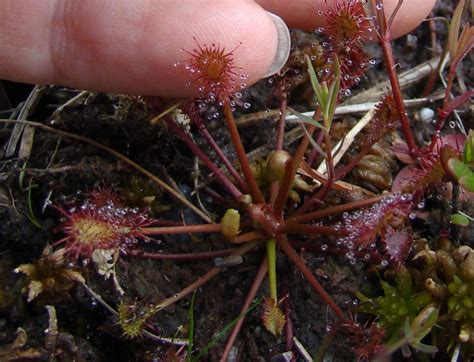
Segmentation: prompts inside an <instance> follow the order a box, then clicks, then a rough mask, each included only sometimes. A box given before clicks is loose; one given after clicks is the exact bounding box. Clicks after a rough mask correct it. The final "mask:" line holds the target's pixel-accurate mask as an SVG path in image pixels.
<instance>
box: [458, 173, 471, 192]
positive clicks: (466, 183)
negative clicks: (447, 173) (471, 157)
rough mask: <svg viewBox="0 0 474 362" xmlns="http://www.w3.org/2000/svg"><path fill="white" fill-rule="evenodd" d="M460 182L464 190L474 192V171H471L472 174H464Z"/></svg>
mask: <svg viewBox="0 0 474 362" xmlns="http://www.w3.org/2000/svg"><path fill="white" fill-rule="evenodd" d="M458 182H459V185H460V186H461V187H462V188H463V189H464V190H467V191H469V192H474V173H472V172H471V174H470V175H466V176H462V177H461V178H460V179H459V181H458Z"/></svg>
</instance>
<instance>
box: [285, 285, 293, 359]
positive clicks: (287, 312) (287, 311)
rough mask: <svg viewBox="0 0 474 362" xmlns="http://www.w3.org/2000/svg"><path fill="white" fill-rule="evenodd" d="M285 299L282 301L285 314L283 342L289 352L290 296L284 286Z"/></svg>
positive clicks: (291, 347)
mask: <svg viewBox="0 0 474 362" xmlns="http://www.w3.org/2000/svg"><path fill="white" fill-rule="evenodd" d="M283 294H284V295H285V298H284V300H283V310H284V313H285V320H286V323H285V342H286V350H287V351H291V350H292V349H293V323H292V322H291V307H290V295H289V293H288V289H287V286H286V285H284V293H283Z"/></svg>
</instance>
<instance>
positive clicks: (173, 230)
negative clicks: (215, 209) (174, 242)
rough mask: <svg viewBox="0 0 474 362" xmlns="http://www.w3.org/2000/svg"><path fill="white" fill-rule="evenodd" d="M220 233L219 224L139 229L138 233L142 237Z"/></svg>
mask: <svg viewBox="0 0 474 362" xmlns="http://www.w3.org/2000/svg"><path fill="white" fill-rule="evenodd" d="M220 231H221V224H196V225H180V226H159V227H144V228H141V229H140V232H141V233H142V234H144V235H166V234H190V233H218V232H220Z"/></svg>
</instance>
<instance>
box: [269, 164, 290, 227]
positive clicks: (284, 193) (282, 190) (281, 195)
mask: <svg viewBox="0 0 474 362" xmlns="http://www.w3.org/2000/svg"><path fill="white" fill-rule="evenodd" d="M293 169H294V164H293V160H292V159H291V158H290V159H288V160H287V161H286V164H285V174H284V176H283V179H282V180H281V181H280V185H279V188H278V193H277V195H276V198H275V205H274V206H273V213H274V214H275V217H277V218H278V219H280V220H281V219H282V218H283V208H284V207H285V202H286V199H287V198H288V193H289V192H290V189H291V184H292V183H293V177H292V176H293Z"/></svg>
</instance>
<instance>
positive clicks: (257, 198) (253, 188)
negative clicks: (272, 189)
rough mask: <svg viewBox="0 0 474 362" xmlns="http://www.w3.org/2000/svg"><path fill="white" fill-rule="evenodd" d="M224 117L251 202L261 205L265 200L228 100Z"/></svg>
mask: <svg viewBox="0 0 474 362" xmlns="http://www.w3.org/2000/svg"><path fill="white" fill-rule="evenodd" d="M224 116H225V120H226V123H227V129H228V130H229V133H230V137H231V139H232V143H233V145H234V148H235V152H236V154H237V158H238V160H239V163H240V168H241V170H242V173H243V174H244V177H245V181H246V182H247V184H248V186H249V190H250V195H251V196H252V199H253V202H254V203H257V204H262V203H264V202H265V199H264V198H263V195H262V192H261V191H260V188H259V187H258V184H257V181H256V180H255V176H254V174H253V172H252V168H251V167H250V162H249V159H248V157H247V154H246V153H245V150H244V146H243V144H242V140H241V138H240V135H239V131H238V129H237V126H236V124H235V118H234V114H233V113H232V109H231V106H230V103H229V99H227V100H225V101H224Z"/></svg>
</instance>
